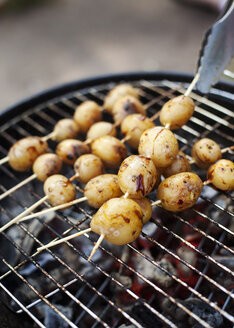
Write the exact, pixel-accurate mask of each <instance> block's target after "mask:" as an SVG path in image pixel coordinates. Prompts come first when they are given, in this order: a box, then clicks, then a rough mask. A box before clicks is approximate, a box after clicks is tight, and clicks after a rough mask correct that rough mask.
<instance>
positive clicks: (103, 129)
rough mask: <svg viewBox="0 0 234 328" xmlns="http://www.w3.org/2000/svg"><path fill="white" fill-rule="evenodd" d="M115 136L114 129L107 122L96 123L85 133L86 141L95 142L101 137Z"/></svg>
mask: <svg viewBox="0 0 234 328" xmlns="http://www.w3.org/2000/svg"><path fill="white" fill-rule="evenodd" d="M107 135H108V136H112V137H115V136H116V128H115V126H114V125H113V124H112V123H109V122H104V121H101V122H97V123H94V124H93V125H92V126H91V127H90V128H89V130H88V132H87V140H95V139H97V138H99V137H102V136H107Z"/></svg>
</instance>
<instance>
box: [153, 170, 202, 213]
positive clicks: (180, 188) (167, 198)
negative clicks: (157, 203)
mask: <svg viewBox="0 0 234 328" xmlns="http://www.w3.org/2000/svg"><path fill="white" fill-rule="evenodd" d="M202 188H203V183H202V181H201V179H200V178H199V176H198V175H196V174H195V173H191V172H183V173H178V174H175V175H172V176H170V177H169V178H166V179H165V180H164V181H162V182H161V183H160V185H159V186H158V191H157V197H158V199H159V200H161V204H162V207H163V208H165V209H166V210H168V211H172V212H180V211H183V210H186V209H187V208H190V207H192V206H193V205H194V204H195V203H196V201H197V199H198V198H199V196H200V194H201V192H202Z"/></svg>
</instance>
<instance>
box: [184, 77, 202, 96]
mask: <svg viewBox="0 0 234 328" xmlns="http://www.w3.org/2000/svg"><path fill="white" fill-rule="evenodd" d="M199 77H200V74H199V73H196V75H195V76H194V78H193V80H192V82H191V83H190V85H189V87H188V89H187V90H186V91H185V93H184V95H185V96H189V95H190V93H191V92H192V90H193V88H194V87H195V85H196V84H197V81H198V80H199Z"/></svg>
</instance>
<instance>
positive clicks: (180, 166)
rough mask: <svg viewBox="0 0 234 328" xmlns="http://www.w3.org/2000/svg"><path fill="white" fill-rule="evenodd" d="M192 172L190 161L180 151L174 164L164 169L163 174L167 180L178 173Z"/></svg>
mask: <svg viewBox="0 0 234 328" xmlns="http://www.w3.org/2000/svg"><path fill="white" fill-rule="evenodd" d="M190 171H191V166H190V164H189V160H188V159H187V157H186V155H185V154H184V153H183V152H182V151H179V153H178V154H177V156H176V159H175V160H174V162H173V163H172V164H171V165H170V166H168V167H165V168H163V169H162V174H163V176H164V177H165V178H168V177H170V176H171V175H174V174H177V173H181V172H190Z"/></svg>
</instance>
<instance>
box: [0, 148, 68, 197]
mask: <svg viewBox="0 0 234 328" xmlns="http://www.w3.org/2000/svg"><path fill="white" fill-rule="evenodd" d="M61 168H62V160H61V159H60V157H59V156H57V155H56V154H52V153H46V154H42V155H40V156H38V157H37V158H36V160H35V161H34V163H33V167H32V169H33V172H34V174H32V175H31V176H30V177H28V178H27V179H25V180H23V181H21V182H20V183H18V184H17V185H15V186H14V187H12V188H10V189H8V190H7V191H6V192H4V193H3V194H1V195H0V200H2V199H4V198H5V197H6V196H8V195H10V194H12V193H13V192H15V191H16V190H18V189H19V188H21V187H22V186H24V185H25V184H27V183H28V182H30V181H33V180H34V179H38V180H40V181H43V182H44V181H45V180H46V179H47V178H48V177H49V176H51V175H54V174H57V173H59V172H60V170H61Z"/></svg>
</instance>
